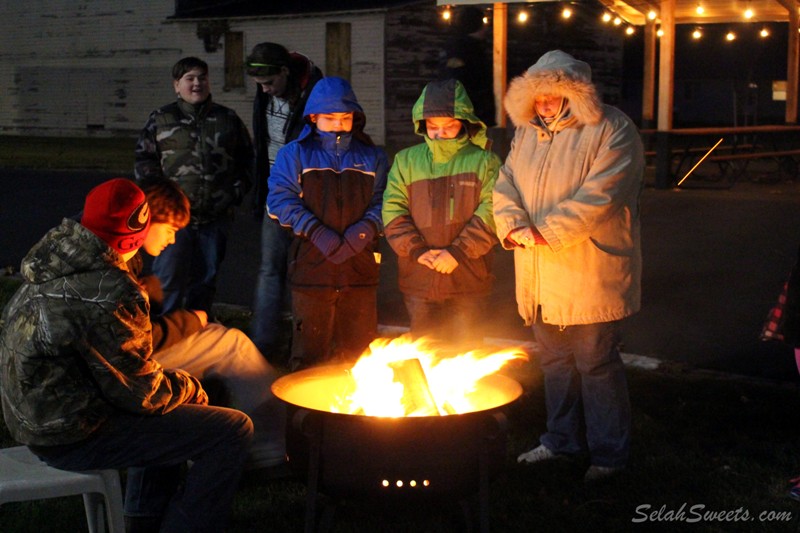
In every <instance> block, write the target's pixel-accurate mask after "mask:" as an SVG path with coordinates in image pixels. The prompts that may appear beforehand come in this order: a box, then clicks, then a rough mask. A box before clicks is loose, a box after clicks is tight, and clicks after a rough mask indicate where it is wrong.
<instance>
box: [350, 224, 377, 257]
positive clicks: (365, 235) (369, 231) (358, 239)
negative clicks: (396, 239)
mask: <svg viewBox="0 0 800 533" xmlns="http://www.w3.org/2000/svg"><path fill="white" fill-rule="evenodd" d="M374 238H375V224H373V223H372V222H368V221H366V220H362V221H360V222H356V223H355V224H353V225H352V226H350V227H349V228H347V229H346V230H345V232H344V240H345V241H347V244H349V245H350V248H352V249H353V251H354V252H355V253H360V252H361V250H363V249H364V248H365V247H366V246H367V244H369V243H370V242H372V239H374Z"/></svg>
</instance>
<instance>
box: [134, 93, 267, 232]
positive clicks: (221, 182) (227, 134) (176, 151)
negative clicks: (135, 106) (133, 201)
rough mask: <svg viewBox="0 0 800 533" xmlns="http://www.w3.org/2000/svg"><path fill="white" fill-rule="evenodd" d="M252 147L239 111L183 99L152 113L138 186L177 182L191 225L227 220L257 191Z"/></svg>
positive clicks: (141, 147) (142, 141) (139, 155)
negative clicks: (189, 208)
mask: <svg viewBox="0 0 800 533" xmlns="http://www.w3.org/2000/svg"><path fill="white" fill-rule="evenodd" d="M252 158H253V143H252V141H251V139H250V134H249V133H248V131H247V128H246V127H245V125H244V123H243V122H242V120H241V119H240V118H239V116H238V115H237V114H236V112H235V111H233V110H232V109H229V108H227V107H225V106H222V105H219V104H215V103H213V102H212V101H211V98H210V97H209V99H208V100H207V101H206V102H204V103H203V104H200V105H199V106H193V105H192V104H189V103H187V102H184V101H183V100H180V99H179V100H178V101H177V102H173V103H171V104H168V105H166V106H164V107H162V108H160V109H157V110H155V111H153V113H151V114H150V118H149V119H148V120H147V124H145V127H144V129H143V130H142V132H141V134H140V135H139V142H138V143H137V145H136V162H135V167H134V170H135V172H136V180H137V181H138V182H139V185H140V186H142V187H143V188H144V187H147V186H148V185H150V184H151V183H153V182H155V181H158V180H161V179H171V180H174V181H176V182H177V183H178V184H179V185H180V186H181V188H182V189H183V192H185V193H186V196H188V197H189V201H190V202H191V204H192V223H193V224H205V223H207V222H212V221H214V220H218V219H220V218H222V217H228V216H230V215H231V214H232V212H233V207H234V206H236V205H239V204H240V203H241V202H242V198H243V197H244V195H245V193H247V191H248V190H250V187H251V186H252Z"/></svg>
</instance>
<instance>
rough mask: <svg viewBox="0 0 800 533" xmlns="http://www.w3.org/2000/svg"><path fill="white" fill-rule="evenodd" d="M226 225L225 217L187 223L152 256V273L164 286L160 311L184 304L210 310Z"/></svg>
mask: <svg viewBox="0 0 800 533" xmlns="http://www.w3.org/2000/svg"><path fill="white" fill-rule="evenodd" d="M229 228H230V221H228V220H218V221H215V222H209V223H208V224H201V225H199V226H191V225H190V226H187V227H185V228H183V229H182V230H180V231H178V233H176V234H175V244H172V245H171V246H167V247H166V248H165V249H164V251H163V252H161V254H160V255H159V256H158V257H156V258H155V259H154V260H153V274H155V275H156V277H158V279H159V281H160V282H161V287H162V289H163V290H164V304H163V310H162V313H169V312H170V311H174V310H175V309H181V308H185V309H201V310H203V311H205V312H207V313H208V314H211V305H212V304H213V303H214V296H215V295H216V293H217V276H218V274H219V267H220V265H221V264H222V260H223V259H224V258H225V251H226V249H227V243H228V231H229Z"/></svg>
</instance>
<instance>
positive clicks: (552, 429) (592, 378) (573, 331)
mask: <svg viewBox="0 0 800 533" xmlns="http://www.w3.org/2000/svg"><path fill="white" fill-rule="evenodd" d="M533 333H534V336H535V337H536V341H537V342H538V343H539V345H540V346H541V354H540V361H541V366H542V372H543V373H544V386H545V404H546V406H547V433H545V434H544V435H542V437H541V443H542V444H544V445H545V446H546V447H547V448H549V449H550V450H552V451H553V452H555V453H559V454H576V453H581V452H585V451H587V449H588V452H589V455H590V457H591V461H592V464H593V465H597V466H608V467H615V468H619V467H623V466H625V464H626V463H627V461H628V456H629V454H630V439H631V405H630V398H629V397H628V382H627V378H626V377H625V367H624V365H623V363H622V359H621V358H620V355H619V349H618V345H619V340H620V323H619V321H616V322H603V323H598V324H586V325H575V326H566V327H565V328H562V327H560V326H556V325H552V324H545V323H543V322H542V320H541V316H539V318H538V319H537V321H536V323H534V324H533Z"/></svg>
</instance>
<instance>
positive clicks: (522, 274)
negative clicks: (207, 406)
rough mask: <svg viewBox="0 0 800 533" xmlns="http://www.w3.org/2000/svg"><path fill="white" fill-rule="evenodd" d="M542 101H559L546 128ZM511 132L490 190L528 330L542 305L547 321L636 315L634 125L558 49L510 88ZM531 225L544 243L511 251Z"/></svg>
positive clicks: (637, 164)
mask: <svg viewBox="0 0 800 533" xmlns="http://www.w3.org/2000/svg"><path fill="white" fill-rule="evenodd" d="M539 95H555V96H563V97H565V98H566V99H567V100H568V108H567V111H566V114H565V115H564V116H563V117H562V118H561V119H560V120H559V121H558V122H557V124H556V126H555V127H553V126H551V127H550V128H548V127H547V126H546V125H545V124H544V123H543V122H542V121H541V119H540V118H539V117H538V115H537V114H536V111H535V109H534V99H535V97H536V96H539ZM505 106H506V109H507V111H508V114H509V116H510V117H511V120H512V121H513V123H514V125H515V126H516V132H515V135H514V140H513V142H512V144H511V150H510V153H509V155H508V157H507V159H506V161H505V164H504V165H503V167H502V168H501V169H500V175H499V177H498V180H497V183H496V185H495V189H494V217H495V223H496V226H497V235H498V237H499V238H500V241H501V243H502V244H503V246H504V247H505V248H506V249H511V248H514V265H515V272H516V296H517V305H518V307H519V313H520V315H521V316H522V318H523V319H524V320H525V322H526V324H530V323H531V322H533V321H535V320H536V316H537V310H538V309H539V308H541V313H542V320H543V321H544V322H545V323H548V324H556V325H563V326H567V325H575V324H591V323H599V322H608V321H613V320H619V319H622V318H624V317H626V316H628V315H631V314H633V313H635V312H636V311H638V310H639V308H640V305H641V303H640V301H641V270H642V259H641V245H640V226H639V195H640V192H641V188H642V183H643V174H644V152H643V148H642V143H641V140H640V137H639V132H638V130H637V128H636V126H635V125H634V123H633V122H632V121H631V120H630V119H629V118H628V117H627V116H626V115H625V114H624V113H622V112H621V111H619V110H618V109H616V108H614V107H611V106H607V105H604V104H602V103H601V101H600V98H599V97H598V95H597V92H596V90H595V87H594V85H593V84H592V81H591V69H590V67H589V65H588V64H586V63H584V62H583V61H579V60H577V59H575V58H573V57H572V56H570V55H569V54H566V53H564V52H562V51H560V50H554V51H551V52H548V53H546V54H544V55H543V56H542V57H541V58H540V59H539V61H538V62H537V63H536V64H534V65H533V66H532V67H530V68H529V69H528V71H527V72H526V73H525V74H523V75H522V76H520V77H517V78H515V79H514V80H512V82H511V83H510V85H509V89H508V93H507V95H506V97H505ZM526 226H535V227H536V229H537V230H538V231H539V232H540V233H541V234H542V236H543V237H544V238H545V239H546V240H547V245H537V246H534V247H529V248H522V247H515V246H514V245H513V243H511V242H510V241H509V240H507V237H508V234H509V233H510V232H511V231H513V230H514V229H516V228H519V227H526Z"/></svg>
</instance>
